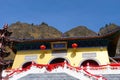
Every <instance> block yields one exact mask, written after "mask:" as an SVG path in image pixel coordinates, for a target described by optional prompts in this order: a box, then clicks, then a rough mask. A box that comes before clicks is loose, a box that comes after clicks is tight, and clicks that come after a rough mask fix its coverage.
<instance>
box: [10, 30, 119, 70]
mask: <svg viewBox="0 0 120 80" xmlns="http://www.w3.org/2000/svg"><path fill="white" fill-rule="evenodd" d="M119 36H120V29H119V28H117V29H115V30H114V31H112V32H110V33H107V34H104V35H98V36H91V37H61V38H51V39H34V40H27V39H24V40H12V42H13V45H14V48H15V49H16V50H17V52H16V56H15V59H14V62H13V65H12V68H19V67H22V68H25V67H27V66H29V65H31V63H32V61H34V62H35V63H37V64H54V63H60V62H64V61H66V62H67V63H69V64H70V65H72V66H75V67H79V66H86V65H87V64H88V63H89V65H90V66H99V65H106V64H109V63H110V62H117V60H119V59H118V58H116V57H115V55H116V48H117V43H118V40H119Z"/></svg>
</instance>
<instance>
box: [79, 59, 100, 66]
mask: <svg viewBox="0 0 120 80" xmlns="http://www.w3.org/2000/svg"><path fill="white" fill-rule="evenodd" d="M87 65H89V66H99V64H98V63H97V62H96V61H94V60H85V61H84V62H82V64H81V66H83V67H86V66H87Z"/></svg>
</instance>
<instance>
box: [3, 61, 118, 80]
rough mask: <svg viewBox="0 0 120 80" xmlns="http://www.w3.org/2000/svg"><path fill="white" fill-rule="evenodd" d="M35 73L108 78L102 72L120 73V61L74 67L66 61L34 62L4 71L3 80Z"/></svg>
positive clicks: (85, 79) (83, 79)
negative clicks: (25, 66)
mask: <svg viewBox="0 0 120 80" xmlns="http://www.w3.org/2000/svg"><path fill="white" fill-rule="evenodd" d="M34 73H42V74H45V73H66V74H68V75H70V76H73V77H75V78H77V79H79V80H106V78H104V77H103V76H101V74H120V63H118V64H109V65H102V66H99V67H90V66H89V65H88V66H87V67H73V66H71V65H69V64H67V63H66V62H64V63H57V64H49V65H41V64H36V63H34V62H33V63H32V65H31V66H28V67H27V68H18V69H9V70H4V71H3V73H2V76H3V80H7V79H8V80H13V79H14V80H18V79H20V78H21V77H24V76H26V75H28V74H34Z"/></svg>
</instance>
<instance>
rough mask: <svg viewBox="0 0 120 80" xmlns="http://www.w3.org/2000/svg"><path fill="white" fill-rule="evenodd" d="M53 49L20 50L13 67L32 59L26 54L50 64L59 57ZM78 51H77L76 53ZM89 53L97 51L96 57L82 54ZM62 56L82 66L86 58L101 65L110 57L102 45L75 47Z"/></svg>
mask: <svg viewBox="0 0 120 80" xmlns="http://www.w3.org/2000/svg"><path fill="white" fill-rule="evenodd" d="M51 52H52V51H51V50H45V51H43V50H26V51H18V52H17V54H16V57H15V60H14V63H13V66H12V68H18V67H22V65H23V64H24V63H25V62H29V61H31V60H26V59H25V56H36V58H35V59H34V61H35V62H36V63H38V64H49V62H50V61H51V60H52V59H54V58H57V56H53V55H52V54H51ZM75 52H76V53H75ZM84 53H87V54H91V53H96V57H87V58H83V57H82V54H84ZM61 57H62V58H65V59H67V60H68V62H69V63H70V64H71V65H72V66H80V64H81V63H82V62H83V61H84V60H88V59H93V60H96V61H98V62H99V64H100V65H104V64H108V63H109V58H108V52H107V49H106V47H104V48H100V47H91V48H90V47H89V48H77V49H76V50H75V49H68V51H67V55H66V56H61Z"/></svg>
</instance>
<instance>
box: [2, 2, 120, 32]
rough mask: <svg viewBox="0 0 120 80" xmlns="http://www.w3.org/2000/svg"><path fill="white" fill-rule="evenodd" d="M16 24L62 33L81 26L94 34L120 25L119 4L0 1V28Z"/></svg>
mask: <svg viewBox="0 0 120 80" xmlns="http://www.w3.org/2000/svg"><path fill="white" fill-rule="evenodd" d="M17 21H20V22H25V23H29V24H32V23H34V24H36V25H39V24H41V23H42V22H45V23H47V24H48V25H50V26H53V27H55V28H57V29H58V30H60V31H62V32H65V31H68V30H70V29H72V28H74V27H77V26H79V25H84V26H86V27H88V28H89V29H91V30H93V31H95V32H98V31H99V29H100V28H101V27H103V26H104V25H105V24H109V23H115V24H117V25H120V0H0V28H2V26H3V25H4V24H5V23H8V24H9V25H10V24H12V23H15V22H17Z"/></svg>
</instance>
